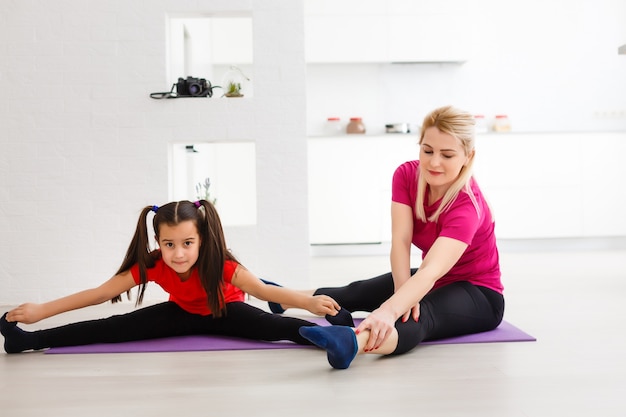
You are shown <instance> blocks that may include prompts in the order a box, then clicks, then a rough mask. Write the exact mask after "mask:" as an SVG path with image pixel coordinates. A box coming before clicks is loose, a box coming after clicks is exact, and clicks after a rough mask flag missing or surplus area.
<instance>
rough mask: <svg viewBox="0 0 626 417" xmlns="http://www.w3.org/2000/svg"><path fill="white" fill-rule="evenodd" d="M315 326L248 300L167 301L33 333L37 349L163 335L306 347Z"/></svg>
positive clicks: (126, 340)
mask: <svg viewBox="0 0 626 417" xmlns="http://www.w3.org/2000/svg"><path fill="white" fill-rule="evenodd" d="M315 325H316V324H314V323H311V322H308V321H306V320H301V319H297V318H293V317H284V316H280V315H277V314H270V313H268V312H266V311H263V310H261V309H259V308H257V307H254V306H251V305H249V304H246V303H244V302H233V303H228V304H226V314H225V315H223V316H222V317H220V318H215V317H213V315H209V316H201V315H199V314H191V313H188V312H186V311H185V310H183V309H182V308H180V307H179V306H178V305H177V304H176V303H174V302H171V301H168V302H165V303H160V304H156V305H153V306H149V307H144V308H140V309H137V310H135V311H132V312H130V313H127V314H121V315H116V316H111V317H108V318H105V319H98V320H89V321H83V322H78V323H72V324H67V325H65V326H61V327H56V328H52V329H46V330H38V331H35V332H33V335H35V336H36V337H35V340H36V342H35V346H32V348H33V349H43V348H48V347H60V346H76V345H87V344H92V343H116V342H128V341H133V340H144V339H156V338H161V337H171V336H183V335H198V334H215V335H225V336H235V337H241V338H246V339H255V340H267V341H278V340H291V341H293V342H295V343H298V344H301V345H310V344H311V343H310V342H309V341H308V340H306V339H305V338H303V337H302V336H300V333H298V329H300V327H301V326H315Z"/></svg>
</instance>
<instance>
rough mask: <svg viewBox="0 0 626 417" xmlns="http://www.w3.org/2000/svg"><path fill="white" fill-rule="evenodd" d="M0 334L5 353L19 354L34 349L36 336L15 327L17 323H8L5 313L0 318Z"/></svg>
mask: <svg viewBox="0 0 626 417" xmlns="http://www.w3.org/2000/svg"><path fill="white" fill-rule="evenodd" d="M0 333H2V336H4V350H5V351H6V352H7V353H19V352H22V351H24V350H30V349H34V347H35V343H36V340H37V339H36V336H35V335H34V334H33V333H31V332H25V331H24V330H22V329H20V328H19V327H17V322H8V321H7V313H4V315H3V316H2V318H0Z"/></svg>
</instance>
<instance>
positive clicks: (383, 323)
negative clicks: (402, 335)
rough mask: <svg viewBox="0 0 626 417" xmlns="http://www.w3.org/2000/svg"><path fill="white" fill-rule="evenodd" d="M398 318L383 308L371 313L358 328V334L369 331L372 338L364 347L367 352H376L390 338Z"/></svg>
mask: <svg viewBox="0 0 626 417" xmlns="http://www.w3.org/2000/svg"><path fill="white" fill-rule="evenodd" d="M395 322H396V318H395V317H394V315H393V314H392V313H391V312H390V311H388V310H386V309H383V308H378V309H376V310H374V311H372V312H371V313H370V315H369V316H367V317H366V318H365V319H364V320H363V321H362V322H361V324H359V326H358V327H357V328H356V334H359V333H361V332H364V331H366V330H369V332H370V336H369V338H368V339H367V343H366V344H365V346H364V347H363V350H364V351H365V352H369V351H372V350H376V349H378V348H379V347H381V346H382V344H383V343H384V342H385V340H387V338H389V336H390V335H391V333H392V332H393V329H394V324H395Z"/></svg>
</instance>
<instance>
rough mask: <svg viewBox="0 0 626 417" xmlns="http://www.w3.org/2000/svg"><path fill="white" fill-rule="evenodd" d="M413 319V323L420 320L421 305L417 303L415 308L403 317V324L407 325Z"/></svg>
mask: <svg viewBox="0 0 626 417" xmlns="http://www.w3.org/2000/svg"><path fill="white" fill-rule="evenodd" d="M411 317H412V318H413V321H415V322H416V323H417V320H419V318H420V303H417V304H416V305H415V307H413V308H411V309H410V310H409V311H407V312H406V313H404V315H403V316H402V323H406V322H407V321H409V318H411Z"/></svg>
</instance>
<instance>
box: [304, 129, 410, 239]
mask: <svg viewBox="0 0 626 417" xmlns="http://www.w3.org/2000/svg"><path fill="white" fill-rule="evenodd" d="M416 142H417V139H416V137H415V135H391V134H390V135H385V136H367V135H344V136H336V137H335V136H333V137H315V138H310V139H309V141H308V152H309V157H308V163H309V165H308V166H309V236H310V242H311V244H331V245H332V244H363V243H379V242H388V241H390V240H391V232H390V224H391V223H390V205H391V177H392V175H393V172H394V170H395V169H396V168H397V166H398V165H400V164H401V163H402V162H404V161H408V160H410V159H415V158H417V151H418V148H417V145H416Z"/></svg>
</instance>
